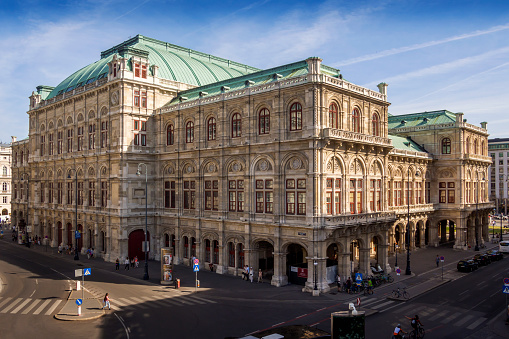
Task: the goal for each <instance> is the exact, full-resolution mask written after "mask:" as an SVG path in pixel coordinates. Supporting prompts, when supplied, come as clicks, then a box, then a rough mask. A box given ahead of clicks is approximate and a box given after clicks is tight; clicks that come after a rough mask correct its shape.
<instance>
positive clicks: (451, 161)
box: [12, 35, 493, 291]
mask: <svg viewBox="0 0 509 339" xmlns="http://www.w3.org/2000/svg"><path fill="white" fill-rule="evenodd" d="M389 105H390V103H389V102H388V101H387V84H384V83H381V84H379V85H378V91H373V90H370V89H367V88H364V87H361V86H357V85H355V84H352V83H351V82H349V81H347V80H345V79H344V78H343V75H342V74H341V72H340V71H339V70H338V69H334V68H331V67H328V66H326V65H324V64H323V63H322V60H321V59H320V58H317V57H312V58H308V59H306V60H302V61H297V62H295V63H291V64H287V65H282V66H279V67H274V68H271V69H265V70H260V69H257V68H254V67H251V66H247V65H243V64H240V63H236V62H233V61H230V60H225V59H222V58H218V57H215V56H212V55H208V54H204V53H200V52H197V51H193V50H190V49H187V48H182V47H179V46H175V45H172V44H169V43H165V42H162V41H158V40H155V39H151V38H147V37H144V36H141V35H138V36H136V37H134V38H132V39H129V40H127V41H125V42H123V43H121V44H119V45H117V46H114V47H112V48H110V49H109V50H106V51H104V52H102V53H101V59H100V60H98V61H96V62H94V63H92V64H90V65H88V66H86V67H84V68H82V69H80V70H78V71H77V72H75V73H74V74H72V75H71V76H69V77H68V78H67V79H65V80H64V81H63V82H62V83H60V84H59V85H58V86H57V87H55V88H53V87H48V86H38V87H37V91H35V92H33V93H32V95H31V96H30V107H29V110H28V115H29V138H28V139H27V140H23V141H20V142H17V143H14V144H13V157H14V158H13V184H14V192H13V201H12V208H13V219H14V222H15V223H18V224H20V225H27V226H32V228H31V232H32V233H33V234H34V235H39V236H42V237H47V238H48V241H49V244H50V245H51V246H58V244H63V245H66V244H73V245H75V244H76V242H77V245H78V248H79V249H80V250H81V251H82V252H83V251H84V250H86V248H88V247H94V248H95V249H96V252H97V253H98V254H99V255H100V256H102V257H104V258H105V260H109V261H114V260H115V259H116V258H122V257H126V256H130V257H133V256H135V255H137V256H138V258H139V259H141V258H144V253H143V252H142V241H143V240H144V237H145V231H144V230H145V226H147V228H148V232H147V236H148V239H149V241H150V252H149V258H151V259H156V260H159V259H160V258H159V249H160V248H161V247H170V248H172V249H173V252H174V258H175V260H176V262H179V263H185V264H191V258H193V257H196V258H198V259H200V264H201V265H205V266H206V267H209V264H211V266H212V267H213V269H214V271H215V272H217V273H219V274H233V275H239V274H240V272H241V271H242V269H243V267H244V266H245V265H248V266H251V267H253V269H255V270H258V269H259V268H260V269H262V270H263V272H264V274H265V275H266V276H267V277H269V279H271V282H272V284H273V285H276V286H282V285H285V284H287V283H288V282H289V281H291V282H294V283H301V284H303V285H305V289H307V290H310V289H313V288H314V286H315V284H316V286H317V288H318V289H320V290H322V291H325V290H328V282H330V281H331V280H332V279H333V277H334V272H336V271H339V273H340V274H341V275H347V274H350V273H352V272H364V273H366V272H370V269H369V266H370V264H373V263H379V264H381V265H382V266H383V267H385V268H387V269H388V270H390V267H389V266H388V256H389V255H392V254H393V253H394V251H395V250H401V249H403V248H404V247H405V246H409V247H410V249H411V250H415V249H417V248H422V247H425V246H438V245H439V244H440V243H445V242H450V243H452V244H454V246H455V247H456V248H463V249H466V248H468V246H475V244H478V243H480V242H483V241H486V240H487V239H488V213H489V211H490V210H491V209H492V208H493V206H492V204H491V203H490V202H489V201H488V188H487V182H488V180H489V179H488V167H489V166H490V164H491V157H490V156H489V155H488V141H487V137H488V132H487V129H486V123H483V124H482V125H481V126H480V127H478V126H474V125H471V124H468V123H467V122H466V121H465V120H464V119H463V113H452V112H449V111H445V110H443V111H435V112H422V113H414V114H408V115H398V116H391V115H390V114H389ZM22 179H24V180H27V181H28V180H29V184H28V185H24V184H25V181H24V180H22ZM146 187H147V189H146ZM26 191H28V194H26ZM23 192H25V194H23ZM25 211H27V212H25ZM27 218H28V221H27V220H26V219H27ZM76 229H78V230H79V231H80V233H81V234H82V236H81V238H79V239H78V240H77V241H76V240H75V239H74V230H76ZM308 272H309V274H308ZM315 272H316V279H315V274H314V273H315Z"/></svg>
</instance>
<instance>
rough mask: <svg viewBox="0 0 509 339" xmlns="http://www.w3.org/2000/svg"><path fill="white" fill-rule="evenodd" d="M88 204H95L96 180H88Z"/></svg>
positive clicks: (92, 205)
mask: <svg viewBox="0 0 509 339" xmlns="http://www.w3.org/2000/svg"><path fill="white" fill-rule="evenodd" d="M88 206H90V207H94V206H95V181H89V182H88Z"/></svg>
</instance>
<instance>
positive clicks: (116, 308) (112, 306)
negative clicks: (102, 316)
mask: <svg viewBox="0 0 509 339" xmlns="http://www.w3.org/2000/svg"><path fill="white" fill-rule="evenodd" d="M110 307H111V308H112V309H114V310H115V311H120V307H117V306H115V305H111V306H110Z"/></svg>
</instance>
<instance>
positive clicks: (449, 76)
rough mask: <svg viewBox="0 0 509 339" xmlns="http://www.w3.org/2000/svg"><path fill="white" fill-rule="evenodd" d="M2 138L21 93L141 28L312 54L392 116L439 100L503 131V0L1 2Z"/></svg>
mask: <svg viewBox="0 0 509 339" xmlns="http://www.w3.org/2000/svg"><path fill="white" fill-rule="evenodd" d="M0 33H1V34H0V45H1V46H2V51H1V52H0V64H1V65H3V72H2V75H1V76H0V119H1V121H2V122H3V128H2V129H0V141H3V142H10V140H11V135H15V136H17V137H18V139H21V138H25V137H27V135H28V119H27V115H26V111H27V109H28V103H29V101H28V97H29V96H30V94H31V93H32V91H34V90H35V87H36V86H38V85H49V86H56V85H58V84H59V83H60V82H61V81H62V80H64V79H65V78H66V77H67V76H69V75H70V74H72V73H73V72H75V71H76V70H78V69H80V68H82V67H83V66H86V65H88V64H90V63H92V62H94V61H96V60H98V59H99V58H100V53H101V51H103V50H106V49H108V48H110V47H112V46H114V45H116V44H118V43H120V42H122V41H124V40H126V39H128V38H129V37H132V36H135V35H136V34H142V35H145V36H149V37H152V38H155V39H158V40H163V41H167V42H170V43H173V44H176V45H180V46H183V47H187V48H192V49H194V50H198V51H201V52H206V53H210V54H213V55H217V56H219V57H223V58H226V59H230V60H234V61H238V62H241V63H245V64H248V65H251V66H254V67H258V68H269V67H274V66H278V65H283V64H286V63H290V62H294V61H298V60H303V59H305V58H307V57H310V56H319V57H321V58H322V59H323V63H324V64H326V65H328V66H333V67H336V68H339V69H340V70H341V72H342V73H343V75H344V77H345V79H347V80H349V81H351V82H353V83H355V84H357V85H361V86H365V87H368V88H370V89H374V90H377V88H376V84H378V83H380V82H382V81H383V82H386V83H388V84H389V87H388V94H389V95H388V100H389V101H390V102H391V103H392V105H391V106H390V108H389V111H390V113H392V114H404V113H414V112H422V111H432V110H439V109H447V110H450V111H453V112H464V113H465V118H467V119H468V122H469V123H472V124H475V125H479V123H480V122H481V121H487V122H488V131H489V132H490V134H491V136H490V137H492V138H494V137H509V132H507V130H506V128H507V126H509V124H508V123H509V114H508V113H509V100H508V97H509V95H508V93H509V1H490V0H484V1H472V0H463V1H447V0H427V1H417V0H392V1H391V0H388V1H384V0H381V1H362V0H357V1H352V0H345V1H343V0H338V1H333V0H331V1H298V0H296V1H270V0H260V1H253V2H247V1H230V0H224V1H221V2H215V1H179V0H174V1H165V0H140V1H137V2H133V1H120V0H80V1H78V0H67V1H64V0H61V1H39V0H18V1H10V0H4V1H2V6H0Z"/></svg>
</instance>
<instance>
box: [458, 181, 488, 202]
mask: <svg viewBox="0 0 509 339" xmlns="http://www.w3.org/2000/svg"><path fill="white" fill-rule="evenodd" d="M491 185H492V188H495V184H494V183H493V184H491ZM471 190H472V183H471V182H469V181H467V182H466V183H465V202H466V203H467V204H469V203H471V202H472V194H471V193H472V192H471Z"/></svg>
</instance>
